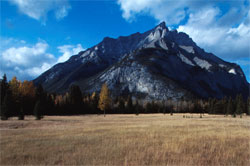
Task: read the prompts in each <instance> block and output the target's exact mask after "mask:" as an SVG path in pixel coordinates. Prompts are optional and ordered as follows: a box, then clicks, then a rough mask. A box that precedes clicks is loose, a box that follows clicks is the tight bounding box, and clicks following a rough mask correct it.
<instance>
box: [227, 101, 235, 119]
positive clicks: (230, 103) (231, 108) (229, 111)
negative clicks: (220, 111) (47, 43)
mask: <svg viewBox="0 0 250 166" xmlns="http://www.w3.org/2000/svg"><path fill="white" fill-rule="evenodd" d="M233 113H234V106H233V100H232V98H231V97H230V98H229V100H228V102H227V112H226V114H229V115H233Z"/></svg>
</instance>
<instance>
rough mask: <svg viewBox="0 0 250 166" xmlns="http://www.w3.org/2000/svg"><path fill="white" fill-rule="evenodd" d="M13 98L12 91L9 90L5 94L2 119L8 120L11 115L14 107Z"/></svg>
mask: <svg viewBox="0 0 250 166" xmlns="http://www.w3.org/2000/svg"><path fill="white" fill-rule="evenodd" d="M12 105H13V103H12V98H11V92H10V90H8V91H7V92H6V94H5V97H4V100H3V104H2V109H1V120H7V119H8V118H9V117H10V116H11V109H12Z"/></svg>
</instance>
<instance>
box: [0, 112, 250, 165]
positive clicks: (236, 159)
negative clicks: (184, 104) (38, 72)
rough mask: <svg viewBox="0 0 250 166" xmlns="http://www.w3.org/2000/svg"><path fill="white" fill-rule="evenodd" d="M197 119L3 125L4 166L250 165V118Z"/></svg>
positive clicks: (94, 118)
mask: <svg viewBox="0 0 250 166" xmlns="http://www.w3.org/2000/svg"><path fill="white" fill-rule="evenodd" d="M185 115H189V114H185ZM189 116H191V115H189ZM192 116H193V118H183V114H174V115H173V116H170V115H169V114H166V115H163V114H148V115H139V116H136V115H107V116H106V117H103V116H101V115H99V116H98V115H86V116H65V117H63V116H50V117H47V116H46V117H45V118H44V119H42V120H41V121H35V120H34V117H26V119H25V120H24V121H18V120H16V119H11V120H8V121H0V133H1V137H0V141H1V142H0V148H1V149H0V152H1V160H0V165H213V166H217V165H250V117H246V116H243V118H239V117H237V118H232V117H231V116H228V117H224V116H219V115H205V116H204V117H203V118H199V115H198V114H196V115H192Z"/></svg>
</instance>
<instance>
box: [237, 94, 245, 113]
mask: <svg viewBox="0 0 250 166" xmlns="http://www.w3.org/2000/svg"><path fill="white" fill-rule="evenodd" d="M243 112H244V101H243V98H242V95H241V94H240V95H238V96H237V97H236V114H238V115H241V114H242V113H243Z"/></svg>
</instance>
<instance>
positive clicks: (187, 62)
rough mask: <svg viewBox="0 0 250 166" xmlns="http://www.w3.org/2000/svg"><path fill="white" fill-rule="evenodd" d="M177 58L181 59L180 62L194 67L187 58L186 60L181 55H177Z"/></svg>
mask: <svg viewBox="0 0 250 166" xmlns="http://www.w3.org/2000/svg"><path fill="white" fill-rule="evenodd" d="M178 57H179V58H180V59H181V61H182V62H184V63H186V64H188V65H191V66H195V65H194V64H193V63H192V62H191V61H190V60H189V59H188V58H186V57H185V56H184V55H182V54H178Z"/></svg>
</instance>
